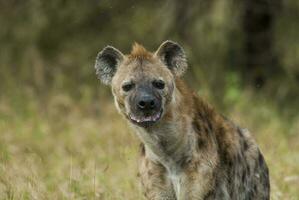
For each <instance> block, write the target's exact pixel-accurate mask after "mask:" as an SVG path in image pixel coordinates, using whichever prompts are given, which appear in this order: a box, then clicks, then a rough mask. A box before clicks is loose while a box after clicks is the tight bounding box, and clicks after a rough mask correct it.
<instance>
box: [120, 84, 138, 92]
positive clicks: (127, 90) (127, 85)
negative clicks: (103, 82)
mask: <svg viewBox="0 0 299 200" xmlns="http://www.w3.org/2000/svg"><path fill="white" fill-rule="evenodd" d="M134 86H135V85H134V83H125V84H123V85H122V89H123V91H125V92H129V91H130V90H131V89H133V87H134Z"/></svg>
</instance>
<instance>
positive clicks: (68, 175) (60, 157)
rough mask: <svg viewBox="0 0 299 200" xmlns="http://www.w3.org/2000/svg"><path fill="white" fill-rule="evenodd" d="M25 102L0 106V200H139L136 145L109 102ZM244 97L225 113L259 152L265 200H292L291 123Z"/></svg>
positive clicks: (56, 97) (298, 122)
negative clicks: (265, 175) (267, 187)
mask: <svg viewBox="0 0 299 200" xmlns="http://www.w3.org/2000/svg"><path fill="white" fill-rule="evenodd" d="M28 94H29V95H28ZM28 94H27V95H25V96H22V95H19V96H18V95H15V96H12V95H10V96H6V97H4V96H3V97H2V98H1V100H0V153H1V154H0V199H105V200H106V199H107V200H110V199H113V200H114V199H117V200H118V199H125V200H136V199H143V197H142V194H141V192H140V189H139V184H138V179H137V162H138V159H137V157H138V140H137V138H136V137H135V135H134V134H133V133H132V131H131V130H130V129H129V128H128V126H127V124H126V122H125V121H124V120H123V119H122V117H121V116H120V115H119V114H118V113H117V111H116V109H115V108H114V105H113V101H112V99H107V98H98V99H97V100H90V99H89V98H87V100H86V98H85V100H74V99H72V98H71V97H70V96H69V95H67V94H65V93H62V92H61V93H59V92H56V93H55V94H51V95H49V97H48V98H37V97H36V96H35V95H33V94H31V93H30V92H29V93H28ZM30 94H31V95H30ZM250 96H251V95H250V94H246V93H244V94H242V95H241V97H240V99H239V100H238V101H237V102H235V104H234V105H232V106H230V110H229V111H228V112H227V113H228V115H229V116H230V117H231V118H232V119H233V120H234V121H236V122H237V123H239V124H241V125H242V126H243V127H247V128H249V130H250V131H251V132H252V134H253V135H254V137H255V139H256V140H257V142H258V144H259V145H260V148H261V150H262V152H263V153H264V155H265V158H266V161H267V162H268V165H269V168H270V175H271V187H272V192H271V199H273V200H278V199H290V200H296V199H299V134H298V130H299V116H297V118H296V119H294V121H293V122H289V121H287V120H286V119H283V117H281V116H280V115H279V114H278V112H276V110H275V108H274V107H273V106H271V105H269V103H268V102H266V101H258V102H257V101H254V100H253V98H250ZM83 99H84V98H83ZM88 99H89V100H88Z"/></svg>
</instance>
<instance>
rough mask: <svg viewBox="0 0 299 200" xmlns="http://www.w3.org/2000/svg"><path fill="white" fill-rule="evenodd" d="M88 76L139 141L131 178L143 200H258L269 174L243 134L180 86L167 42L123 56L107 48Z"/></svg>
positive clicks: (178, 54)
mask: <svg viewBox="0 0 299 200" xmlns="http://www.w3.org/2000/svg"><path fill="white" fill-rule="evenodd" d="M95 69H96V74H97V75H98V78H99V79H100V80H101V81H102V82H103V83H104V84H108V85H111V87H112V92H113V95H114V100H115V105H116V107H117V109H118V110H119V112H120V113H121V114H122V115H123V116H124V117H125V118H126V119H127V121H128V122H129V124H130V125H131V126H132V128H133V129H134V130H135V132H136V134H137V136H138V137H139V139H140V141H141V153H140V154H141V155H140V165H139V176H140V179H141V183H142V186H143V191H144V194H145V196H146V198H147V199H151V200H167V199H168V200H193V199H194V200H195V199H202V200H210V199H220V200H226V199H234V200H253V199H254V200H265V199H269V190H270V186H269V173H268V168H267V165H266V163H265V160H264V158H263V156H262V154H261V152H260V150H259V148H258V146H257V144H256V142H255V141H254V140H253V138H252V137H251V136H250V133H249V132H248V130H246V129H242V128H240V127H238V126H237V125H235V124H234V123H233V122H231V121H230V120H228V119H227V118H225V117H223V116H222V115H220V114H218V113H217V112H216V111H215V110H214V109H213V108H212V107H211V106H210V105H208V104H207V103H206V102H205V101H203V99H201V98H200V97H198V96H197V95H196V94H195V93H194V92H192V91H191V89H190V88H189V87H188V86H187V85H186V84H185V83H184V82H183V81H182V80H181V76H182V75H183V74H184V72H185V71H186V69H187V61H186V56H185V53H184V50H183V49H182V47H181V46H180V45H178V44H177V43H175V42H172V41H166V42H164V43H162V44H161V46H160V47H159V48H158V50H157V51H155V52H154V53H151V52H149V51H147V50H146V49H145V48H144V47H142V46H141V45H138V44H135V45H134V46H133V49H132V52H131V53H130V54H129V55H124V54H122V53H121V52H120V51H119V50H117V49H115V48H114V47H111V46H107V47H106V48H104V49H103V50H102V51H101V52H100V53H99V54H98V56H97V59H96V64H95Z"/></svg>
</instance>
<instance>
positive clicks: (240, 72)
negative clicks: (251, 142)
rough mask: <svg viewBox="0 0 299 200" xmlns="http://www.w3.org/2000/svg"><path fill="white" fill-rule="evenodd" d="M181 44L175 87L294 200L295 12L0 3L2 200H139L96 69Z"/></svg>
mask: <svg viewBox="0 0 299 200" xmlns="http://www.w3.org/2000/svg"><path fill="white" fill-rule="evenodd" d="M167 39H171V40H174V41H176V42H178V43H179V44H181V45H182V46H183V47H184V48H185V50H186V53H187V56H188V59H189V69H188V72H187V73H186V75H185V80H186V81H187V82H188V83H189V85H190V86H191V87H192V88H193V89H194V90H195V91H196V92H197V93H198V94H199V95H200V96H202V97H203V98H204V99H206V100H208V101H209V102H210V103H211V104H212V105H214V106H215V107H216V109H217V110H218V112H220V113H223V114H225V115H227V116H229V117H230V118H232V119H233V120H234V121H235V122H236V123H238V124H240V125H241V126H243V127H246V128H248V129H249V130H250V131H251V132H252V134H253V135H254V137H255V139H256V140H257V142H258V144H259V145H260V148H261V150H262V152H263V153H264V154H265V158H266V161H267V162H268V165H269V168H270V175H271V187H272V192H271V199H274V200H275V199H292V200H295V199H299V114H298V109H299V86H298V85H299V1H297V0H273V1H270V0H226V1H224V0H206V1H203V0H197V1H196V0H185V1H181V0H172V1H171V0H166V1H150V0H143V1H134V0H122V1H116V0H86V1H66V0H52V1H41V0H27V1H20V0H10V1H6V0H0V45H1V46H0V47H1V48H0V80H1V84H0V199H132V200H133V199H142V194H141V192H140V190H139V188H138V187H139V186H138V179H137V177H136V173H137V172H136V170H137V154H138V140H137V139H136V138H135V137H134V134H132V133H131V132H132V131H131V130H130V129H128V128H127V124H126V123H125V121H124V120H123V119H122V118H121V117H120V116H119V115H118V114H117V112H116V109H114V105H113V99H112V96H111V94H110V89H109V88H108V87H105V86H103V85H101V84H100V81H99V80H97V79H96V76H95V71H94V61H95V57H96V55H97V53H98V52H99V51H100V50H101V49H102V48H103V47H105V46H106V45H113V46H115V47H116V48H118V49H120V50H121V51H122V52H124V53H129V51H130V49H131V45H132V44H133V43H134V42H135V41H136V42H139V43H141V44H143V45H144V46H145V47H146V48H147V49H149V50H151V51H155V50H156V48H157V47H158V46H159V45H160V44H161V43H162V41H164V40H167Z"/></svg>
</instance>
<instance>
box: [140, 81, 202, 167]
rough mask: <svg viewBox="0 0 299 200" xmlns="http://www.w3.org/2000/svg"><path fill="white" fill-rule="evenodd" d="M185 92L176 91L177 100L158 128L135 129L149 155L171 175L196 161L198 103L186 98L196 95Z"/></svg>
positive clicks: (175, 98)
mask: <svg viewBox="0 0 299 200" xmlns="http://www.w3.org/2000/svg"><path fill="white" fill-rule="evenodd" d="M179 86H180V85H179ZM177 87H178V86H177ZM183 89H184V88H183ZM184 92H187V91H184V90H183V91H182V88H176V90H175V94H174V95H175V96H174V101H173V102H172V103H171V105H170V107H169V108H168V113H166V114H165V116H164V118H163V120H162V121H161V122H160V123H159V124H158V125H157V126H155V127H153V128H151V129H143V128H136V129H135V130H136V132H137V135H138V136H139V137H140V139H141V141H142V142H143V144H144V147H145V156H147V157H148V159H150V160H152V161H154V162H159V163H160V164H162V165H163V166H164V167H165V168H166V169H168V170H169V171H171V172H173V171H176V172H179V171H180V169H182V166H184V164H185V163H188V162H189V161H190V160H191V159H192V155H193V153H194V151H195V146H196V133H195V131H194V127H193V114H192V109H190V108H192V107H193V104H194V103H193V100H192V99H185V98H186V97H190V96H193V95H192V94H191V95H190V94H188V95H186V94H184Z"/></svg>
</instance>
